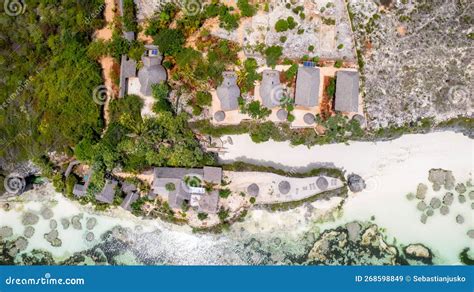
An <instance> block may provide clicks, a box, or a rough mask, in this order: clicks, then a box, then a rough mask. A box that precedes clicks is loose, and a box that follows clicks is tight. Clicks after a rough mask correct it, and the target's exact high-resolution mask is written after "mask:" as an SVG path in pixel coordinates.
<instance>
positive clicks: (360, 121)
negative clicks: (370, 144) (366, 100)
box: [352, 114, 365, 127]
mask: <svg viewBox="0 0 474 292" xmlns="http://www.w3.org/2000/svg"><path fill="white" fill-rule="evenodd" d="M352 119H353V120H356V121H358V122H359V124H360V125H361V127H363V126H364V125H365V118H364V117H363V116H362V115H359V114H357V115H354V116H353V117H352Z"/></svg>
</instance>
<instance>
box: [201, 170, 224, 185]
mask: <svg viewBox="0 0 474 292" xmlns="http://www.w3.org/2000/svg"><path fill="white" fill-rule="evenodd" d="M203 172H204V181H206V182H210V183H213V184H219V185H220V184H221V183H222V168H220V167H212V166H204V168H203Z"/></svg>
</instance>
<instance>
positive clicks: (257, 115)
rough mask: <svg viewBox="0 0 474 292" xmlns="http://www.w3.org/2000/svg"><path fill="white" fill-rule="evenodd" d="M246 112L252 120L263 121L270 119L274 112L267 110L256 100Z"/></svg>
mask: <svg viewBox="0 0 474 292" xmlns="http://www.w3.org/2000/svg"><path fill="white" fill-rule="evenodd" d="M245 112H246V113H248V115H249V116H250V117H251V118H252V119H257V120H261V119H264V118H266V117H268V116H269V115H270V114H271V113H272V111H271V110H270V109H267V108H266V107H264V106H263V105H261V104H260V101H258V100H254V101H252V102H250V103H249V104H248V105H247V106H246V107H245Z"/></svg>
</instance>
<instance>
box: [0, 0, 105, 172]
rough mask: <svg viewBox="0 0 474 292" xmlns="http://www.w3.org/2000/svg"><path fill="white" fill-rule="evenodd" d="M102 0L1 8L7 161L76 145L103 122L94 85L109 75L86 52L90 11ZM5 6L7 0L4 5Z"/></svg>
mask: <svg viewBox="0 0 474 292" xmlns="http://www.w3.org/2000/svg"><path fill="white" fill-rule="evenodd" d="M102 4H103V1H99V0H88V1H85V0H79V1H66V0H64V1H30V2H28V6H27V7H26V9H25V12H24V13H23V14H20V15H18V16H9V15H7V14H6V13H4V12H2V13H1V14H0V19H1V23H2V25H1V28H0V30H1V34H2V38H1V40H0V47H1V51H0V64H1V66H0V70H1V75H2V76H5V77H7V78H5V79H3V81H2V83H3V84H2V90H1V91H0V104H1V106H0V136H1V137H2V147H0V157H2V158H1V159H2V162H3V163H5V161H18V160H24V159H27V158H31V157H34V156H36V155H38V154H39V153H45V151H52V150H59V151H66V152H67V153H70V152H71V148H72V147H74V145H75V144H76V143H77V142H79V141H80V140H82V139H83V138H84V137H96V136H98V135H99V134H100V132H101V129H102V121H101V118H100V105H98V104H96V103H94V101H93V99H92V92H93V90H94V88H95V87H97V86H98V85H100V84H101V83H102V80H101V76H100V67H99V66H98V64H97V62H96V61H95V60H93V59H91V58H90V57H89V56H88V54H87V47H88V45H89V44H90V42H91V35H92V32H93V31H94V30H95V29H97V28H100V27H102V26H103V21H102V20H101V15H98V16H97V17H96V18H94V17H91V15H94V13H97V11H100V6H101V5H102ZM2 8H3V5H2Z"/></svg>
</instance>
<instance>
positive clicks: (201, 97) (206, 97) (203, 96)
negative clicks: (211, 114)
mask: <svg viewBox="0 0 474 292" xmlns="http://www.w3.org/2000/svg"><path fill="white" fill-rule="evenodd" d="M196 103H197V104H198V105H200V106H210V105H211V103H212V95H211V94H210V93H209V92H207V91H198V92H197V93H196Z"/></svg>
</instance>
